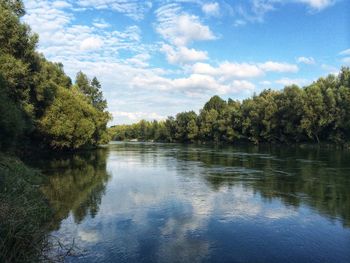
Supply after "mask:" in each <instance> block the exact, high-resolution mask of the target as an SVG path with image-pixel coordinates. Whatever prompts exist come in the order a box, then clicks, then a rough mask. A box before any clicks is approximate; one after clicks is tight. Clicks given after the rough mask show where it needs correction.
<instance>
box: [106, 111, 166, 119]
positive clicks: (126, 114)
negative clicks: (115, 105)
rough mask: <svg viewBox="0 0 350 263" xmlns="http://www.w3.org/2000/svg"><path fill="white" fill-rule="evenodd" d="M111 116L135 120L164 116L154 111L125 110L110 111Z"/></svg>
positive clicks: (161, 117) (163, 117)
mask: <svg viewBox="0 0 350 263" xmlns="http://www.w3.org/2000/svg"><path fill="white" fill-rule="evenodd" d="M111 114H112V116H113V118H115V119H119V118H121V117H122V118H126V119H129V120H131V121H137V120H141V119H145V120H164V119H166V116H162V115H159V114H158V113H156V112H126V111H113V112H111Z"/></svg>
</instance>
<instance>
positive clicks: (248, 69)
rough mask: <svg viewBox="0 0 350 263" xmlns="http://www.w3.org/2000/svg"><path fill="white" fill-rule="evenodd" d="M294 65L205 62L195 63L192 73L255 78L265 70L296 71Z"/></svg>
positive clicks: (268, 62) (296, 68) (230, 77)
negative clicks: (214, 65)
mask: <svg viewBox="0 0 350 263" xmlns="http://www.w3.org/2000/svg"><path fill="white" fill-rule="evenodd" d="M298 70H299V69H298V67H297V66H296V65H293V64H289V63H281V62H274V61H267V62H265V63H232V62H227V61H225V62H222V63H221V64H219V66H218V67H213V66H211V65H209V64H206V63H196V64H195V65H193V67H192V71H193V73H198V74H208V75H212V76H219V77H221V78H223V79H232V78H255V77H259V76H262V75H264V74H265V72H278V73H281V72H292V73H293V72H297V71H298Z"/></svg>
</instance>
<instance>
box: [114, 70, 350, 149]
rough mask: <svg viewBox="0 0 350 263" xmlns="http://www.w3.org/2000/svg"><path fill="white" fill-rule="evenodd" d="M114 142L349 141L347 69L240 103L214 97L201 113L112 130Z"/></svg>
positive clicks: (186, 114)
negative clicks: (304, 84) (301, 85)
mask: <svg viewBox="0 0 350 263" xmlns="http://www.w3.org/2000/svg"><path fill="white" fill-rule="evenodd" d="M109 132H110V134H111V135H112V138H113V139H114V140H130V139H138V140H141V141H148V140H154V141H162V142H215V143H219V142H227V143H234V142H241V141H242V142H244V141H245V142H253V143H255V144H258V143H262V142H266V143H298V142H317V143H320V142H330V143H336V144H343V143H349V142H350V69H349V68H348V67H343V68H342V69H341V71H340V73H339V75H338V76H335V75H328V76H327V77H324V78H322V77H321V78H319V79H318V80H317V81H314V82H313V83H312V84H311V85H308V86H305V87H303V88H301V87H299V86H297V85H291V86H287V87H285V88H284V89H283V90H279V91H276V90H271V89H268V90H264V91H262V92H261V93H260V94H259V95H254V96H252V97H251V98H248V99H245V100H243V101H238V100H232V99H228V100H227V101H225V100H223V99H221V98H220V97H219V96H214V97H212V98H211V99H210V100H209V101H208V102H207V103H205V105H204V107H203V109H201V110H200V112H199V114H197V113H196V112H194V111H188V112H181V113H178V114H177V115H176V116H175V117H168V118H167V119H166V120H164V121H156V120H154V121H146V120H141V121H140V122H138V123H135V124H131V125H116V126H113V127H111V128H110V131H109Z"/></svg>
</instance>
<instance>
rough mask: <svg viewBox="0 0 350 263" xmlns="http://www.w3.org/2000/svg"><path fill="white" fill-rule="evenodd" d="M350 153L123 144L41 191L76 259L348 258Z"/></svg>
mask: <svg viewBox="0 0 350 263" xmlns="http://www.w3.org/2000/svg"><path fill="white" fill-rule="evenodd" d="M348 160H350V155H349V152H346V151H345V152H344V151H335V150H322V149H317V148H314V149H313V148H308V147H306V148H300V147H295V148H274V147H248V146H239V147H238V146H236V147H209V146H208V147H205V146H200V147H196V146H184V145H170V144H141V143H135V144H132V143H128V144H124V143H117V144H112V145H110V146H109V147H108V149H107V150H103V151H99V152H91V153H88V154H86V155H77V156H74V157H72V158H70V159H68V160H67V159H55V160H54V161H52V162H50V163H49V166H48V167H49V168H48V169H46V172H47V173H48V174H50V177H49V178H50V180H49V183H48V184H47V185H46V186H45V187H44V188H43V191H44V193H45V194H46V196H47V197H48V200H49V201H50V203H51V204H52V206H53V207H54V208H55V210H56V211H57V213H56V216H55V220H56V221H57V222H60V223H61V224H60V225H58V224H57V228H56V229H57V231H56V232H55V234H57V235H58V236H60V237H61V238H62V239H63V240H71V239H72V238H75V239H76V240H77V242H78V245H79V246H80V247H83V248H84V249H86V251H87V252H86V254H84V255H83V256H81V257H78V258H68V262H76V261H79V262H267V261H268V262H349V261H350V249H349V247H350V231H349V228H348V227H349V226H350V191H349V189H350V188H349V187H350V180H349V179H350V178H349V174H350V173H349V172H350V164H348Z"/></svg>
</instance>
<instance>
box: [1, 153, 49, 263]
mask: <svg viewBox="0 0 350 263" xmlns="http://www.w3.org/2000/svg"><path fill="white" fill-rule="evenodd" d="M41 180H42V177H41V176H40V175H39V173H38V172H37V171H35V170H32V169H29V168H27V167H26V166H25V165H24V164H23V163H22V162H20V161H19V160H18V159H16V158H12V157H5V156H3V155H1V154H0V262H39V261H40V259H41V257H42V255H43V254H42V252H43V251H44V250H45V249H46V247H47V246H48V243H47V241H48V240H47V230H48V229H47V222H48V221H49V219H50V218H51V216H52V211H51V209H50V207H49V205H48V203H47V202H46V201H45V198H44V195H43V193H42V192H41V191H40V189H39V187H38V185H39V184H40V183H41Z"/></svg>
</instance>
